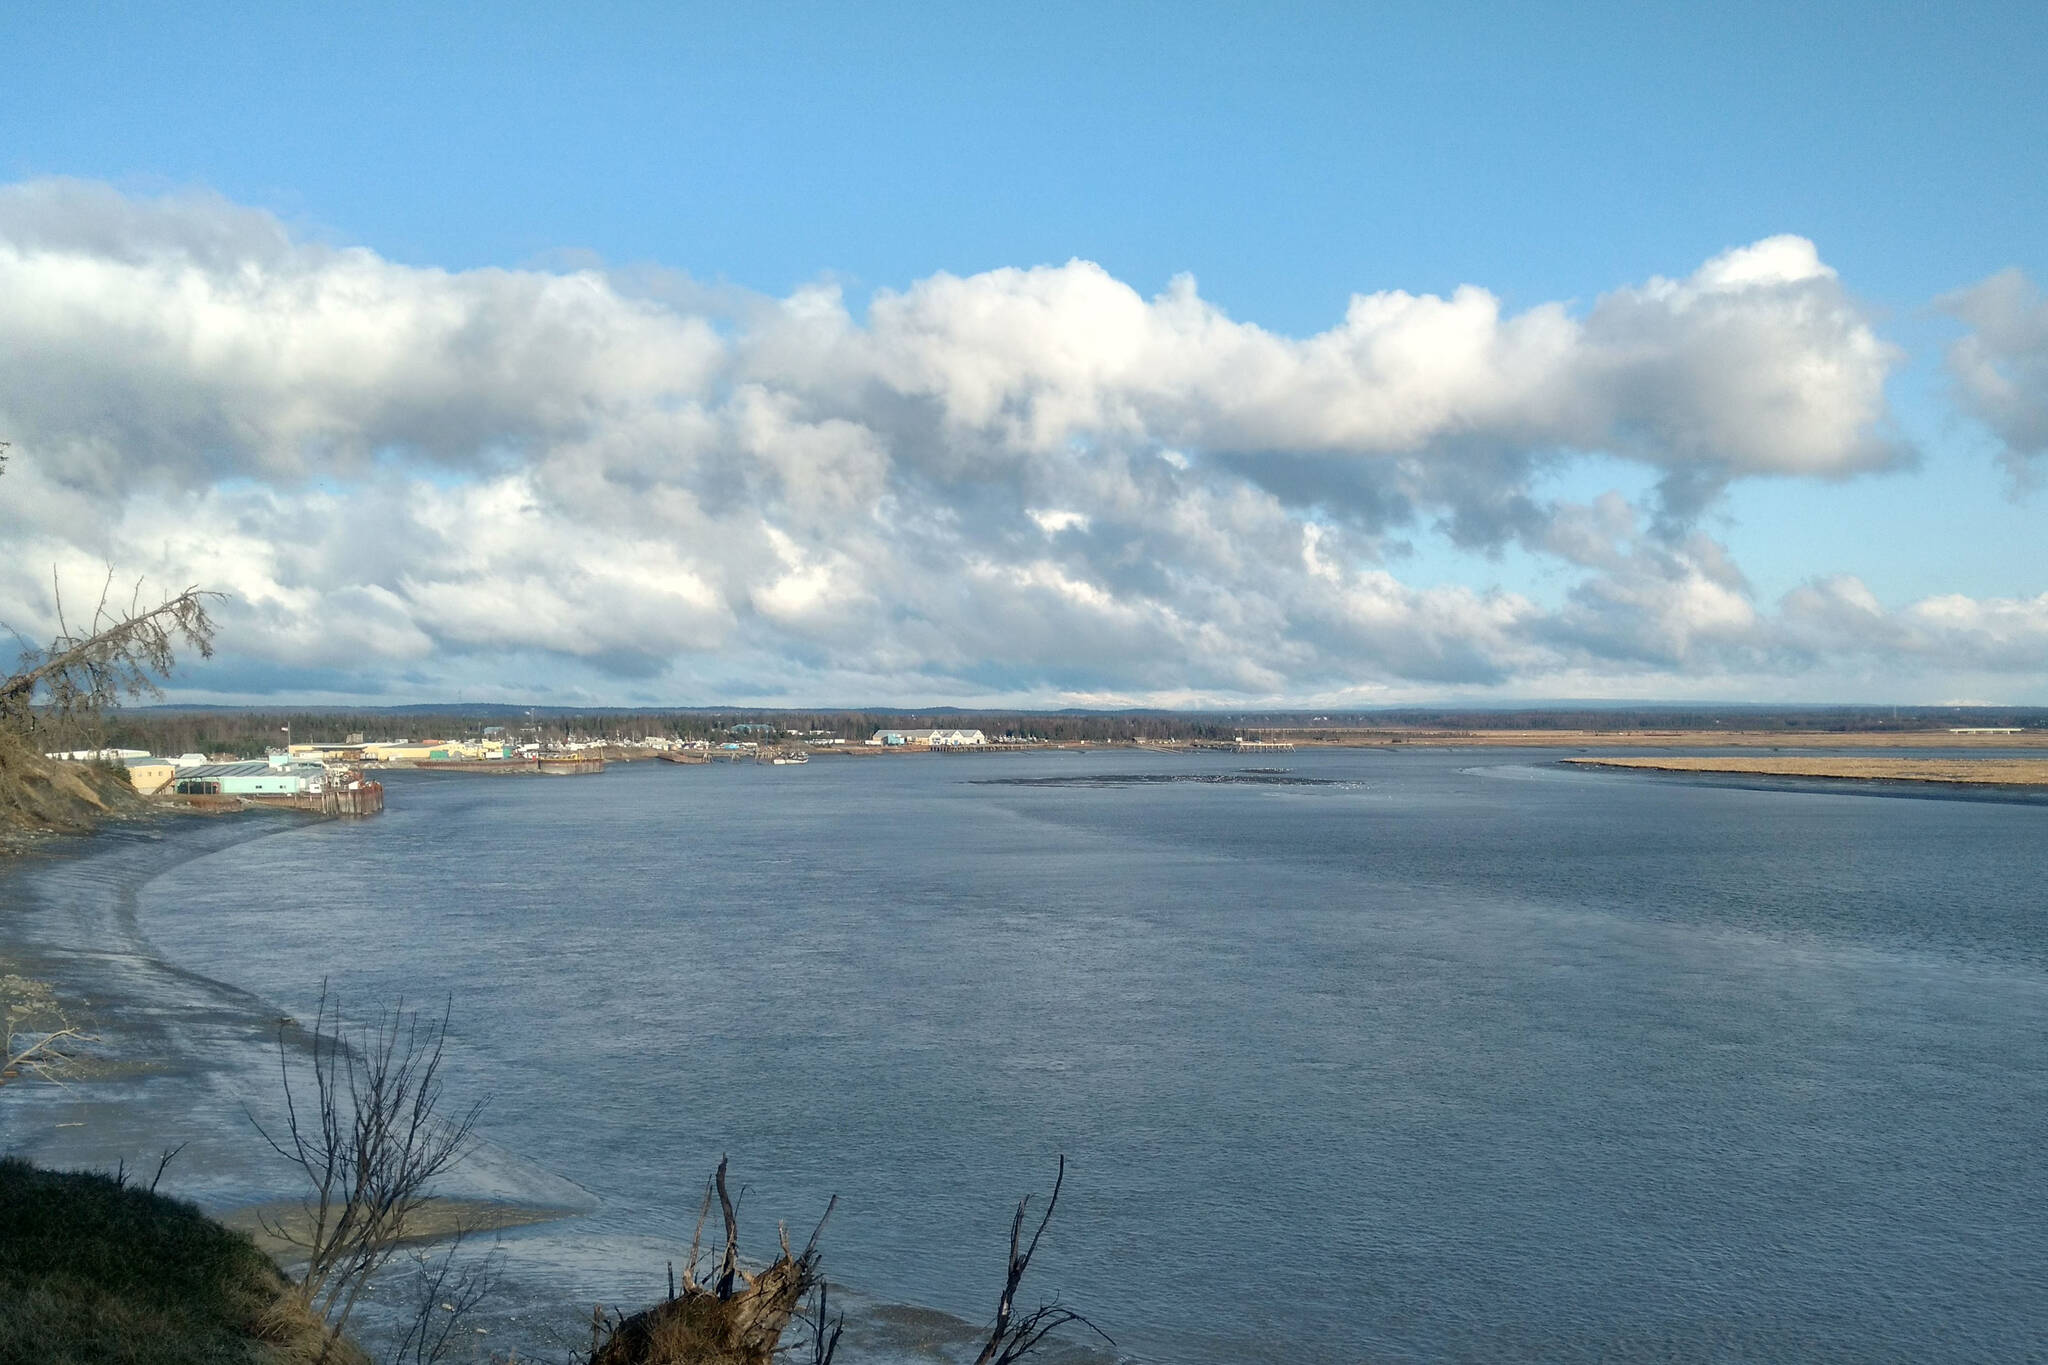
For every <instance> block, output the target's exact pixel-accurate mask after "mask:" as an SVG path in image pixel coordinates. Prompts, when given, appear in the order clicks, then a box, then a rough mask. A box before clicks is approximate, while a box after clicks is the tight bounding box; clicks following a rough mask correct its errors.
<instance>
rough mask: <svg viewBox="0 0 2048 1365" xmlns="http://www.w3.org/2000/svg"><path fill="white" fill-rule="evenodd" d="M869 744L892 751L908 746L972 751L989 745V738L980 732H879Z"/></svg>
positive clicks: (876, 732)
mask: <svg viewBox="0 0 2048 1365" xmlns="http://www.w3.org/2000/svg"><path fill="white" fill-rule="evenodd" d="M868 743H869V744H871V745H874V744H879V745H882V746H884V747H886V748H891V749H894V748H900V747H902V746H904V745H907V744H923V745H928V746H930V747H931V748H934V749H971V748H974V747H976V746H977V745H982V744H986V743H988V736H987V735H984V734H983V733H982V732H981V731H979V730H877V731H875V737H874V738H873V739H871V740H869V741H868Z"/></svg>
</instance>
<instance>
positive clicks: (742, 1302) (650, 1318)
mask: <svg viewBox="0 0 2048 1365" xmlns="http://www.w3.org/2000/svg"><path fill="white" fill-rule="evenodd" d="M725 1167H726V1163H725V1162H724V1161H720V1162H719V1163H718V1173H717V1174H716V1175H714V1176H713V1177H712V1178H711V1180H710V1181H709V1182H707V1183H706V1185H705V1187H704V1205H703V1209H702V1210H701V1211H700V1212H699V1214H698V1215H697V1232H696V1234H695V1235H694V1236H692V1237H691V1239H690V1257H689V1260H688V1261H687V1262H686V1263H685V1264H684V1266H683V1287H682V1292H681V1293H679V1294H675V1293H672V1294H671V1295H670V1297H669V1298H667V1299H664V1300H663V1301H662V1302H660V1303H658V1304H656V1305H654V1307H652V1308H649V1309H647V1310H645V1311H644V1312H639V1313H635V1314H633V1315H632V1316H631V1317H629V1318H622V1319H620V1320H619V1321H618V1322H616V1323H615V1324H613V1326H612V1328H611V1331H610V1334H609V1336H607V1337H606V1339H605V1340H604V1341H603V1342H601V1343H600V1344H599V1345H598V1346H597V1348H596V1349H595V1350H593V1351H592V1352H591V1355H590V1365H772V1362H773V1361H774V1359H775V1354H776V1350H777V1348H778V1347H779V1346H780V1344H781V1342H782V1333H783V1330H784V1329H785V1328H787V1327H788V1326H789V1322H790V1319H791V1318H793V1317H795V1316H796V1312H797V1308H798V1307H799V1305H800V1304H801V1302H802V1300H803V1298H804V1296H805V1295H806V1294H808V1293H809V1292H810V1291H811V1289H812V1287H813V1286H815V1285H816V1284H817V1283H818V1280H819V1276H818V1234H819V1233H821V1232H823V1231H824V1230H825V1219H824V1218H821V1219H819V1220H818V1227H817V1230H816V1231H814V1232H812V1233H811V1240H810V1242H809V1243H808V1244H806V1245H805V1247H804V1249H803V1251H802V1252H801V1253H796V1252H792V1251H791V1250H790V1247H789V1236H788V1234H787V1233H786V1232H785V1233H784V1234H783V1236H782V1254H781V1255H780V1256H778V1257H777V1258H776V1259H775V1260H774V1262H773V1263H771V1264H770V1265H768V1266H767V1267H766V1268H764V1269H763V1270H761V1271H760V1272H759V1273H758V1274H750V1273H748V1271H747V1270H746V1269H745V1268H744V1267H743V1266H741V1265H740V1249H739V1216H738V1211H737V1210H736V1209H735V1208H734V1206H733V1201H732V1196H731V1195H730V1194H729V1193H728V1191H727V1189H726V1183H725ZM714 1195H715V1196H716V1197H717V1200H718V1207H719V1212H720V1214H721V1215H722V1216H723V1219H724V1222H725V1241H724V1244H723V1246H722V1247H721V1248H720V1250H719V1255H718V1262H717V1266H718V1269H717V1274H716V1276H715V1277H714V1278H713V1280H712V1282H711V1284H710V1285H708V1286H707V1285H705V1284H704V1283H703V1282H702V1281H700V1280H699V1279H698V1276H697V1257H698V1250H699V1247H700V1245H701V1242H702V1238H703V1235H704V1223H705V1221H706V1219H708V1218H709V1217H710V1214H711V1201H712V1198H713V1196H714ZM837 1202H838V1200H837V1199H836V1198H835V1199H834V1200H833V1201H832V1203H831V1204H827V1205H826V1206H825V1218H830V1217H831V1216H832V1208H833V1205H834V1204H837Z"/></svg>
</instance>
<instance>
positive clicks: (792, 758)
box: [773, 754, 811, 768]
mask: <svg viewBox="0 0 2048 1365" xmlns="http://www.w3.org/2000/svg"><path fill="white" fill-rule="evenodd" d="M810 761H811V756H810V755H809V754H777V755H776V756H775V758H774V760H773V762H774V764H775V766H776V767H778V768H779V767H781V766H782V765H783V764H785V763H808V762H810Z"/></svg>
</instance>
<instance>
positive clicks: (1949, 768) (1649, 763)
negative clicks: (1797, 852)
mask: <svg viewBox="0 0 2048 1365" xmlns="http://www.w3.org/2000/svg"><path fill="white" fill-rule="evenodd" d="M1565 762H1567V763H1582V764H1586V765H1588V766H1590V767H1595V768H1647V769H1649V770H1651V771H1654V772H1661V773H1755V774H1759V775H1763V776H1770V777H1842V778H1851V779H1855V780H1859V781H1865V782H1873V781H1875V782H1951V783H1963V784H1966V785H1973V786H1993V787H2048V758H1766V757H1764V756H1762V755H1758V756H1756V757H1754V758H1679V757H1671V758H1568V759H1566V760H1565Z"/></svg>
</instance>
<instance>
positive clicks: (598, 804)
mask: <svg viewBox="0 0 2048 1365" xmlns="http://www.w3.org/2000/svg"><path fill="white" fill-rule="evenodd" d="M1555 757H1556V755H1519V754H1503V753H1500V752H1493V753H1485V752H1473V753H1464V754H1456V753H1445V752H1433V753H1423V752H1412V753H1403V752H1400V751H1394V752H1380V751H1323V752H1314V753H1302V754H1293V755H1282V756H1278V757H1277V758H1276V757H1273V756H1267V755H1260V756H1259V760H1258V765H1259V769H1266V770H1270V769H1272V768H1275V767H1281V766H1284V767H1285V768H1286V769H1287V772H1286V773H1285V774H1284V775H1281V774H1274V773H1272V772H1270V771H1263V772H1262V771H1259V770H1258V769H1253V768H1252V765H1250V764H1248V763H1247V762H1245V761H1244V760H1242V759H1237V758H1235V757H1233V756H1228V755H1214V756H1203V757H1199V758H1191V757H1187V756H1171V757H1169V756H1152V755H1144V754H1129V753H1124V754H1115V755H1106V754H1105V755H1083V754H1040V755H1032V756H990V757H974V758H897V757H890V758H876V759H863V760H825V759H820V760H818V761H815V762H813V763H811V764H809V765H807V766H804V767H801V768H788V767H784V768H773V767H725V766H719V767H712V768H675V767H670V766H667V765H659V766H657V765H636V766H633V767H630V768H615V769H614V770H612V771H610V772H607V773H605V774H604V775H602V776H600V777H589V778H559V779H534V780H513V779H483V778H457V777H449V776H439V775H435V776H427V775H405V774H401V775H397V776H395V777H394V778H393V779H392V780H391V781H390V783H389V792H390V810H389V812H388V813H387V814H386V815H385V816H384V817H382V818H381V819H377V820H373V821H366V822H362V823H358V824H338V823H337V824H325V825H313V826H304V827H291V828H288V829H284V830H283V832H279V833H276V834H273V835H268V836H266V837H261V838H249V839H245V840H242V841H239V842H232V843H229V844H228V845H227V846H226V847H224V848H221V849H220V850H219V851H216V852H212V853H209V854H207V855H206V856H203V857H196V858H193V859H191V860H189V861H186V862H182V863H179V864H177V865H176V866H173V867H171V868H169V870H167V871H164V872H162V873H161V875H155V876H154V877H153V879H152V880H149V881H148V882H147V884H146V885H145V886H144V887H143V888H142V890H141V892H140V894H139V895H138V896H137V899H136V905H135V910H134V917H135V923H136V924H137V925H138V926H139V928H140V931H141V933H142V934H143V935H144V936H145V938H146V941H147V943H148V944H149V945H151V946H152V947H153V948H154V950H156V951H157V952H158V953H160V954H161V955H162V956H163V957H164V958H165V959H167V960H168V961H169V962H170V963H172V964H175V965H176V966H177V967H179V968H181V969H183V970H185V971H187V972H189V973H192V974H194V975H195V976H197V977H201V978H205V979H210V980H215V981H221V982H226V983H231V984H232V985H233V986H236V987H239V988H242V989H245V990H247V991H249V992H253V993H254V994H255V995H256V996H257V997H259V998H261V999H262V1000H264V1001H267V1002H272V1003H274V1004H275V1006H276V1008H277V1009H279V1010H282V1011H285V1012H294V1013H310V1008H311V1002H312V998H313V997H314V995H316V994H317V990H318V981H319V977H320V976H321V974H322V973H323V972H324V973H327V974H329V975H331V976H332V977H333V978H334V980H335V982H336V984H337V986H338V987H339V988H340V989H341V990H342V991H343V992H344V993H345V994H346V996H347V997H348V998H349V999H351V1000H362V1001H368V1000H374V999H379V998H389V997H393V996H396V995H398V994H400V993H401V992H402V993H404V994H405V995H407V996H408V997H411V998H415V999H423V998H438V997H440V996H442V995H443V994H452V996H453V1004H454V1013H455V1020H456V1025H455V1027H456V1031H457V1033H458V1035H459V1037H458V1046H457V1047H456V1049H455V1055H454V1057H453V1058H452V1060H451V1067H452V1068H453V1070H454V1074H455V1075H456V1077H457V1083H458V1086H459V1088H460V1089H462V1091H463V1093H464V1094H465V1095H469V1094H474V1095H486V1094H487V1095H489V1096H490V1108H489V1111H488V1117H487V1120H486V1128H487V1131H488V1135H489V1136H490V1138H491V1139H492V1142H493V1144H494V1146H495V1147H496V1148H498V1149H502V1151H504V1152H505V1153H508V1154H511V1155H512V1156H514V1157H516V1158H517V1159H519V1160H521V1161H524V1162H528V1163H532V1164H533V1165H535V1166H536V1167H538V1168H540V1169H543V1170H546V1171H548V1172H552V1173H554V1174H555V1175H558V1176H560V1177H563V1178H565V1179H567V1180H570V1181H573V1182H575V1183H576V1185H578V1186H580V1187H582V1188H583V1189H584V1190H586V1191H588V1194H589V1197H590V1200H591V1202H592V1203H594V1205H595V1212H593V1213H591V1214H590V1215H589V1216H588V1217H586V1218H582V1219H578V1220H574V1221H573V1222H571V1223H564V1224H558V1225H554V1227H553V1229H552V1230H537V1231H535V1232H534V1233H532V1234H529V1235H527V1236H526V1237H525V1238H524V1240H519V1239H515V1241H514V1243H513V1244H512V1249H513V1251H514V1252H515V1255H516V1256H518V1257H520V1258H522V1260H521V1264H522V1266H523V1267H524V1268H525V1271H526V1273H528V1274H529V1276H535V1277H545V1276H543V1272H549V1271H550V1269H551V1268H552V1280H551V1282H552V1283H555V1284H557V1285H558V1286H567V1291H566V1292H565V1293H564V1298H565V1301H566V1300H569V1299H575V1298H577V1297H578V1296H581V1301H582V1302H583V1303H584V1304H585V1305H586V1306H585V1307H584V1309H583V1310H582V1311H583V1312H585V1313H586V1314H587V1312H588V1308H587V1304H588V1302H589V1300H590V1298H591V1297H594V1296H616V1295H619V1294H621V1293H624V1292H626V1291H625V1290H622V1289H621V1288H620V1287H619V1284H618V1279H619V1277H618V1274H617V1272H616V1259H617V1257H616V1253H617V1251H618V1249H619V1248H622V1247H631V1248H634V1249H635V1250H636V1252H645V1249H646V1248H657V1249H658V1248H659V1247H661V1246H665V1245H666V1244H667V1243H666V1241H665V1240H664V1239H671V1238H674V1237H676V1236H678V1235H681V1236H682V1237H683V1238H684V1239H685V1240H686V1239H687V1235H688V1230H689V1225H690V1223H691V1222H692V1221H694V1214H695V1207H696V1197H697V1192H698V1182H699V1181H700V1180H701V1179H702V1175H703V1173H704V1172H705V1171H706V1170H707V1169H708V1167H709V1165H711V1164H713V1163H715V1161H716V1160H717V1157H718V1155H719V1154H720V1153H725V1152H729V1153H731V1154H732V1156H733V1159H734V1163H735V1167H736V1169H738V1170H739V1171H740V1172H741V1173H742V1174H743V1176H744V1177H745V1179H746V1180H747V1181H748V1182H749V1184H750V1186H751V1191H750V1193H749V1195H748V1197H747V1202H746V1207H747V1209H748V1212H749V1215H750V1221H752V1222H755V1223H758V1225H759V1228H760V1229H761V1230H760V1231H757V1232H755V1233H754V1234H753V1235H754V1245H755V1246H756V1247H758V1248H761V1249H765V1248H766V1246H767V1245H768V1241H767V1239H768V1237H770V1236H772V1234H770V1233H768V1232H766V1231H765V1230H766V1229H767V1228H768V1227H769V1226H770V1225H771V1220H772V1219H773V1218H774V1217H777V1216H781V1217H787V1218H788V1219H790V1220H791V1222H792V1223H793V1224H804V1225H805V1230H806V1231H807V1230H808V1220H809V1219H810V1218H811V1217H813V1216H814V1215H815V1213H816V1211H817V1210H819V1209H820V1208H822V1207H823V1205H824V1203H825V1200H826V1198H827V1197H828V1196H829V1195H830V1194H832V1193H833V1192H837V1193H838V1194H839V1195H840V1199H841V1202H840V1210H839V1212H838V1213H837V1214H835V1216H834V1218H833V1222H832V1225H831V1227H830V1228H829V1229H828V1232H827V1236H826V1245H827V1248H828V1263H827V1264H828V1269H829V1270H830V1271H831V1272H832V1273H834V1275H835V1276H836V1277H837V1278H840V1279H843V1280H845V1281H847V1282H849V1283H850V1284H851V1285H853V1286H854V1287H856V1288H857V1289H858V1290H860V1291H862V1293H864V1294H865V1295H866V1296H868V1298H869V1299H870V1300H871V1301H874V1302H880V1303H897V1304H904V1305H916V1306H919V1307H921V1308H929V1309H936V1310H941V1311H943V1312H946V1313H951V1314H956V1315H959V1316H961V1317H964V1318H966V1319H969V1320H981V1319H982V1318H984V1317H985V1315H986V1314H987V1312H988V1311H989V1310H990V1308H991V1307H992V1306H993V1299H994V1292H995V1289H996V1288H997V1286H998V1282H999V1279H1000V1274H1001V1259H1002V1251H1003V1248H1002V1245H1001V1239H1002V1236H1003V1233H1004V1231H1005V1226H1006V1222H1007V1207H1008V1205H1009V1202H1010V1201H1011V1200H1013V1199H1014V1197H1015V1196H1016V1195H1018V1194H1021V1193H1023V1192H1025V1191H1026V1190H1030V1189H1034V1188H1036V1189H1042V1188H1044V1187H1045V1186H1046V1184H1048V1183H1049V1180H1050V1175H1051V1170H1052V1163H1053V1157H1054V1154H1055V1153H1058V1152H1064V1153H1066V1154H1067V1156H1068V1158H1069V1161H1070V1166H1071V1174H1070V1176H1069V1181H1068V1189H1067V1194H1066V1196H1065V1198H1064V1199H1063V1201H1062V1205H1061V1211H1060V1216H1059V1218H1058V1220H1057V1221H1056V1222H1055V1224H1054V1225H1053V1231H1052V1232H1051V1233H1050V1234H1049V1235H1048V1240H1047V1246H1046V1249H1045V1250H1044V1252H1043V1254H1042V1263H1041V1265H1040V1266H1039V1267H1038V1268H1037V1269H1036V1270H1034V1278H1035V1279H1036V1280H1037V1287H1038V1289H1039V1290H1040V1291H1041V1292H1043V1293H1046V1294H1051V1293H1053V1292H1057V1293H1059V1294H1060V1296H1061V1297H1062V1298H1063V1300H1065V1301H1066V1302H1068V1303H1070V1304H1073V1305H1074V1306H1076V1307H1080V1308H1082V1309H1084V1310H1086V1311H1088V1312H1089V1313H1090V1315H1091V1316H1093V1317H1094V1318H1095V1319H1096V1320H1097V1321H1098V1322H1099V1323H1100V1324H1101V1325H1102V1326H1103V1327H1104V1328H1105V1329H1106V1330H1107V1331H1108V1332H1109V1333H1110V1334H1111V1335H1112V1336H1114V1337H1115V1338H1116V1340H1117V1342H1118V1344H1119V1347H1120V1348H1121V1351H1122V1353H1123V1354H1124V1355H1125V1356H1127V1357H1130V1358H1133V1359H1136V1360H1140V1361H1179V1362H1189V1363H1190V1365H1209V1363H1211V1362H1227V1361H1245V1360H1286V1361H1293V1362H1324V1361H1327V1362H1340V1361H1343V1362H1348V1361H1357V1360H1435V1359H1475V1360H1500V1359H1527V1360H1606V1359H1669V1360H1755V1359H1775V1360H1809V1359H1845V1360H1848V1359H1854V1360H1872V1359H1885V1360H1915V1361H1931V1360H1956V1361H1964V1360H1990V1359H2020V1358H2026V1357H2028V1356H2029V1355H2034V1354H2038V1353H2039V1352H2041V1351H2042V1350H2043V1349H2044V1347H2043V1345H2042V1343H2043V1341H2044V1338H2048V1293H2044V1289H2043V1286H2044V1285H2048V1208H2044V1196H2043V1193H2042V1192H2043V1190H2044V1189H2048V1158H2044V1156H2043V1145H2044V1144H2043V1139H2044V1137H2048V1106H2044V1101H2048V1050H2044V1044H2048V919H2044V911H2048V904H2044V888H2048V807H2043V806H2042V805H2039V804H2026V803H2012V804H2001V803H1997V802H1978V801H1957V800H1940V799H1921V798H1917V797H1916V798H1911V799H1890V800H1886V799H1877V798H1875V797H1873V796H1869V795H1859V794H1844V793H1841V792H1838V791H1820V790H1753V789H1743V788H1735V787H1730V786H1725V785H1714V784H1701V783H1693V782H1686V781H1680V780H1671V779H1662V778H1656V777H1646V776H1640V775H1634V774H1628V775H1623V774H1609V773H1582V772H1572V771H1568V770H1564V769H1561V768H1558V767H1557V766H1555V764H1554V762H1553V760H1554V758H1555ZM1175 777H1178V778H1202V779H1206V780H1200V781H1163V780H1132V779H1153V778H1175ZM1236 777H1243V778H1245V779H1247V780H1242V781H1238V780H1214V779H1226V778H1236ZM988 779H1004V780H1001V781H989V780H988ZM1008 779H1025V780H1023V781H1011V780H1008ZM1253 779H1262V780H1253ZM280 828H282V827H280ZM174 841H175V840H174ZM645 1254H647V1255H649V1256H652V1255H654V1254H656V1253H654V1252H645ZM639 1270H641V1271H643V1272H645V1277H646V1279H647V1283H646V1285H645V1286H643V1288H644V1289H646V1290H648V1291H651V1290H652V1289H654V1288H658V1284H659V1279H660V1275H661V1269H660V1266H659V1264H658V1262H656V1261H650V1262H649V1263H648V1264H647V1265H645V1266H642V1267H639ZM629 1288H630V1286H629ZM1027 1297H1028V1295H1027Z"/></svg>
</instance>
